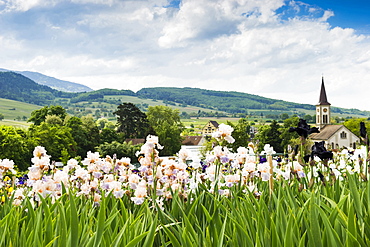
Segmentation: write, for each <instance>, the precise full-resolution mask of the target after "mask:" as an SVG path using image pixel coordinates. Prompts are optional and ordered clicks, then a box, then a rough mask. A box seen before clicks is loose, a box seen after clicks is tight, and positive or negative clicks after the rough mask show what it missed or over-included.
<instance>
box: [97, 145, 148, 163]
mask: <svg viewBox="0 0 370 247" xmlns="http://www.w3.org/2000/svg"><path fill="white" fill-rule="evenodd" d="M141 146H142V144H137V145H132V143H131V142H129V143H126V142H123V143H119V142H117V141H113V142H111V143H107V142H106V143H103V144H100V145H99V147H98V148H97V151H98V152H99V154H100V155H101V156H103V157H105V156H107V155H109V156H111V157H112V156H113V155H114V154H115V155H116V157H117V159H121V158H123V157H127V158H130V159H131V163H138V160H137V157H136V155H135V154H136V152H137V151H140V147H141Z"/></svg>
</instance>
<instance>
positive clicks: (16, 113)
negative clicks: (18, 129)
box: [0, 98, 41, 120]
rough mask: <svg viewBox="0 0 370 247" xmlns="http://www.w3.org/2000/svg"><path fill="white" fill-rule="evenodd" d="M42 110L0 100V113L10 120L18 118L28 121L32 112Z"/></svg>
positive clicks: (16, 102) (8, 100)
mask: <svg viewBox="0 0 370 247" xmlns="http://www.w3.org/2000/svg"><path fill="white" fill-rule="evenodd" d="M40 108H41V106H38V105H33V104H28V103H23V102H19V101H15V100H10V99H2V98H0V113H2V114H3V115H4V117H5V119H8V120H15V119H16V118H17V117H20V118H21V119H23V118H24V117H26V118H27V119H28V118H29V117H30V116H31V112H32V111H34V110H37V109H40Z"/></svg>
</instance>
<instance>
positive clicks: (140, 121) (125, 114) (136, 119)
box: [114, 103, 150, 138]
mask: <svg viewBox="0 0 370 247" xmlns="http://www.w3.org/2000/svg"><path fill="white" fill-rule="evenodd" d="M117 108H118V110H117V111H115V112H114V114H115V115H117V126H118V127H117V131H118V132H122V133H123V134H124V135H125V137H126V138H145V137H146V136H147V135H148V133H149V131H150V125H149V121H148V119H147V116H146V115H145V113H143V112H142V111H140V109H139V108H138V107H137V106H135V105H134V104H132V103H123V104H120V105H119V106H118V107H117Z"/></svg>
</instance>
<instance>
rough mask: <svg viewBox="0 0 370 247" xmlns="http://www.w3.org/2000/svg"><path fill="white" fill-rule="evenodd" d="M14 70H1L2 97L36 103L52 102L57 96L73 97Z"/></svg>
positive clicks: (0, 87)
mask: <svg viewBox="0 0 370 247" xmlns="http://www.w3.org/2000/svg"><path fill="white" fill-rule="evenodd" d="M72 96H73V94H71V93H66V92H61V91H58V90H55V89H52V88H50V87H48V86H44V85H40V84H37V83H36V82H34V81H32V80H31V79H29V78H27V77H25V76H23V75H21V74H18V73H14V72H0V98H5V99H12V100H16V101H21V102H26V103H30V104H35V105H48V104H52V103H53V101H54V99H55V97H72Z"/></svg>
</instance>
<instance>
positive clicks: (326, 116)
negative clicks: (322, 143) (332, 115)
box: [322, 115, 328, 124]
mask: <svg viewBox="0 0 370 247" xmlns="http://www.w3.org/2000/svg"><path fill="white" fill-rule="evenodd" d="M322 123H323V124H327V123H328V115H324V116H322Z"/></svg>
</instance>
